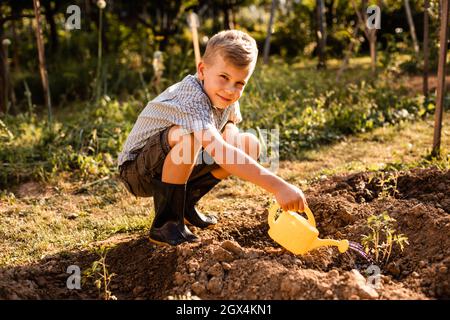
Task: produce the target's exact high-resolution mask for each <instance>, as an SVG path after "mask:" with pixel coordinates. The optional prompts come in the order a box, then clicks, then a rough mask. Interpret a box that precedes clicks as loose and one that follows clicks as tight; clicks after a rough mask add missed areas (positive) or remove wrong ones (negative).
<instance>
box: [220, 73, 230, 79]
mask: <svg viewBox="0 0 450 320" xmlns="http://www.w3.org/2000/svg"><path fill="white" fill-rule="evenodd" d="M220 77H221V78H223V79H225V80H228V77H227V76H226V75H223V74H221V75H220Z"/></svg>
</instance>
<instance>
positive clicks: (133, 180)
mask: <svg viewBox="0 0 450 320" xmlns="http://www.w3.org/2000/svg"><path fill="white" fill-rule="evenodd" d="M169 130H170V127H169V128H167V129H164V130H163V131H161V132H160V133H157V134H155V135H154V136H152V137H150V138H149V139H148V140H147V143H146V144H145V146H144V147H143V148H142V149H140V150H138V151H137V152H136V154H137V156H136V158H135V159H134V160H128V161H125V162H124V163H123V164H122V165H121V166H119V179H120V180H121V181H122V182H123V184H124V185H125V187H126V188H127V190H128V191H129V192H130V193H131V194H133V195H135V196H137V197H151V196H153V188H154V187H153V186H154V182H153V181H154V180H155V179H156V180H158V181H161V176H162V170H163V165H164V160H165V159H166V156H167V154H168V153H169V151H170V145H169V140H168V135H169ZM200 157H201V159H211V157H210V156H209V155H208V154H207V153H206V152H205V151H204V150H203V149H202V150H201V151H200V154H199V158H200ZM208 163H212V164H208ZM217 168H220V166H219V165H218V164H217V163H214V162H212V161H201V163H200V164H196V165H195V166H194V169H193V170H192V173H191V175H190V177H189V180H192V179H195V178H197V177H200V176H202V175H205V174H207V173H208V172H210V171H212V170H214V169H217ZM189 180H188V181H189Z"/></svg>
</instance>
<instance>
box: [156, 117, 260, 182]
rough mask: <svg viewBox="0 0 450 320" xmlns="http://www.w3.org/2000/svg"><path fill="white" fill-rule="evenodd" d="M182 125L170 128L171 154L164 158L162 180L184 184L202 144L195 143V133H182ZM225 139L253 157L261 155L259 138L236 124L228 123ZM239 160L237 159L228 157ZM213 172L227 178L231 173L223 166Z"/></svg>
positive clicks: (216, 175) (215, 175) (214, 174)
mask: <svg viewBox="0 0 450 320" xmlns="http://www.w3.org/2000/svg"><path fill="white" fill-rule="evenodd" d="M180 129H181V127H180V126H173V127H172V128H170V130H169V135H168V138H169V146H170V148H171V150H170V152H169V154H168V155H167V157H166V159H165V160H164V165H163V171H162V177H161V180H162V181H163V182H166V183H172V184H184V183H186V182H187V181H188V179H189V176H190V175H191V172H192V170H193V168H194V165H195V159H197V156H198V154H199V151H200V149H201V145H200V144H199V143H195V139H194V136H193V134H188V135H181V134H180V132H181V131H180ZM222 136H223V138H224V140H225V141H226V142H228V143H230V144H232V145H233V146H235V147H237V148H239V149H241V150H242V151H244V152H245V153H247V154H248V155H249V156H250V157H252V158H253V159H255V160H256V159H257V158H258V157H259V152H260V149H261V148H260V145H259V141H258V139H257V138H256V137H255V136H254V135H253V134H250V133H239V130H238V129H237V127H236V126H235V125H234V124H227V125H226V127H225V129H224V131H223V132H222ZM227 161H237V159H233V160H232V159H227ZM211 174H212V175H213V176H214V177H215V178H217V179H225V178H226V177H228V176H229V175H230V173H228V172H227V171H225V170H224V169H222V168H218V169H214V170H213V171H211Z"/></svg>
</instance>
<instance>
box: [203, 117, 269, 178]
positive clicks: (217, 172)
mask: <svg viewBox="0 0 450 320" xmlns="http://www.w3.org/2000/svg"><path fill="white" fill-rule="evenodd" d="M222 137H223V138H224V140H225V141H226V142H228V143H229V144H232V145H233V146H235V147H237V148H239V149H241V150H242V151H244V152H245V153H246V154H248V155H249V156H250V157H252V158H253V159H255V160H257V159H258V157H259V155H260V151H261V147H260V144H259V141H258V138H256V137H255V136H254V135H253V134H251V133H239V130H238V128H237V127H236V126H235V125H234V124H231V123H229V124H227V125H226V127H225V130H224V131H223V133H222ZM234 160H235V161H236V159H234ZM211 174H212V175H213V176H214V177H215V178H216V179H220V180H222V179H225V178H226V177H228V176H229V175H230V173H229V172H228V171H226V170H225V169H223V168H217V169H214V170H212V171H211Z"/></svg>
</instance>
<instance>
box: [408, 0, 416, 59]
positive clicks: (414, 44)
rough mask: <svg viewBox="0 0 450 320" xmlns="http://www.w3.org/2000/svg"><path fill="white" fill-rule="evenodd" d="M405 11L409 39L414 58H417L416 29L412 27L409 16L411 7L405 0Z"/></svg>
mask: <svg viewBox="0 0 450 320" xmlns="http://www.w3.org/2000/svg"><path fill="white" fill-rule="evenodd" d="M405 10H406V16H407V18H408V24H409V32H410V33H411V38H412V41H413V46H414V52H415V53H416V56H419V43H418V42H417V36H416V28H415V26H414V20H413V18H412V14H411V7H410V6H409V0H405Z"/></svg>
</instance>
